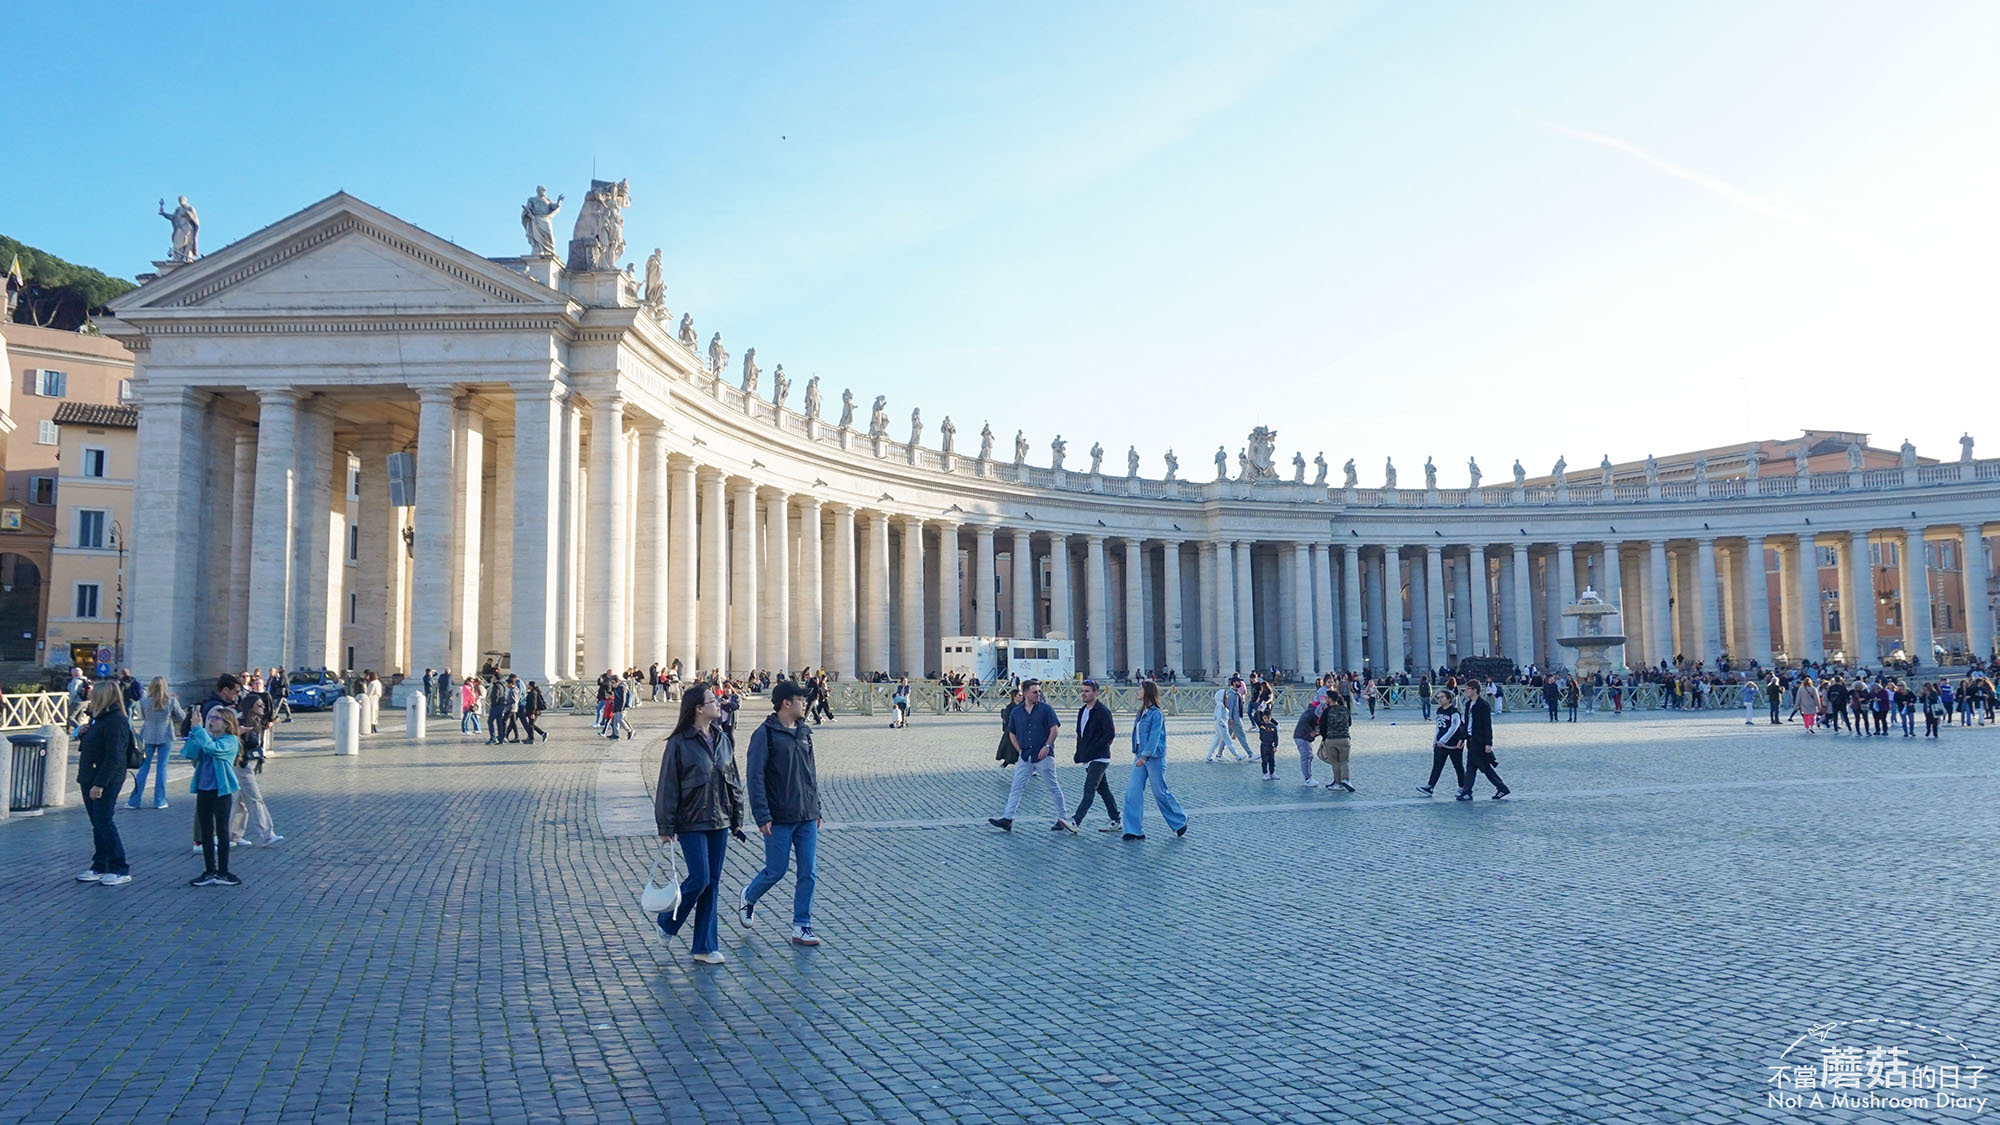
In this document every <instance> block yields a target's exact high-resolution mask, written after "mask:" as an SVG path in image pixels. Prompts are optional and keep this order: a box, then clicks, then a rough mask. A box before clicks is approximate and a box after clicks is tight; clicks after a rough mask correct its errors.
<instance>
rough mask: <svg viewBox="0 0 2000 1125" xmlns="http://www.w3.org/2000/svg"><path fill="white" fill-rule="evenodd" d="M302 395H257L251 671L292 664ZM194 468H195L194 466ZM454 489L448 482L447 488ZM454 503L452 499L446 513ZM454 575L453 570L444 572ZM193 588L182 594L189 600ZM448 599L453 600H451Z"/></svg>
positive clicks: (251, 539)
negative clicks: (293, 592) (299, 423)
mask: <svg viewBox="0 0 2000 1125" xmlns="http://www.w3.org/2000/svg"><path fill="white" fill-rule="evenodd" d="M299 398H300V396H299V393H298V392H297V391H292V390H278V391H259V392H257V495H256V499H255V501H253V503H252V509H253V514H252V516H251V527H250V644H249V656H250V666H251V667H253V668H269V667H272V666H273V665H277V664H290V663H291V660H292V655H293V650H292V626H293V624H294V622H293V620H292V577H293V574H292V565H293V562H294V559H293V557H292V550H293V542H292V537H293V534H294V533H295V531H296V530H297V525H296V523H295V522H294V521H295V520H296V519H297V515H298V513H297V510H296V507H295V505H296V501H297V496H296V487H297V481H296V475H297V473H298V449H297V447H296V444H295V443H296V440H297V431H298V422H299ZM191 467H192V466H191ZM449 484H450V480H449V478H447V480H446V485H447V487H448V486H449ZM449 504H450V499H449V497H447V498H446V505H447V508H446V510H449ZM443 572H444V573H446V574H448V573H450V568H449V567H448V566H447V567H445V568H444V571H443ZM191 589H192V586H190V587H189V588H188V589H183V590H181V591H179V592H178V594H177V596H179V597H183V598H185V597H188V596H189V590H191ZM447 596H448V595H447Z"/></svg>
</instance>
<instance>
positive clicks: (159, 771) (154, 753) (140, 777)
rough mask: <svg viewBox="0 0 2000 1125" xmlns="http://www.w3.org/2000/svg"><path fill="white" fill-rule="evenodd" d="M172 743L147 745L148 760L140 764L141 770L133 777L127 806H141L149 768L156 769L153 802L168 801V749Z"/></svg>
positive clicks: (134, 807) (161, 803)
mask: <svg viewBox="0 0 2000 1125" xmlns="http://www.w3.org/2000/svg"><path fill="white" fill-rule="evenodd" d="M172 745H173V744H172V743H167V742H155V743H153V744H152V745H151V746H148V747H146V760H145V761H144V762H143V763H141V764H140V766H139V772H138V773H137V774H135V775H133V778H132V799H131V800H130V801H129V802H127V803H126V807H127V808H133V809H136V808H138V807H139V798H140V797H141V796H143V795H144V794H145V792H146V771H147V770H155V771H156V772H155V773H154V774H153V803H154V804H155V805H164V804H166V803H167V751H168V750H170V749H172Z"/></svg>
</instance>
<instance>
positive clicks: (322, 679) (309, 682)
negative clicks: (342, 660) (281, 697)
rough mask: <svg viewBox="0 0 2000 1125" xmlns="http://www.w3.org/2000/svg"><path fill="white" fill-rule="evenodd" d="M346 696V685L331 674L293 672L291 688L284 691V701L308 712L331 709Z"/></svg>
mask: <svg viewBox="0 0 2000 1125" xmlns="http://www.w3.org/2000/svg"><path fill="white" fill-rule="evenodd" d="M346 694H347V685H345V684H343V683H341V682H340V679H339V677H337V676H335V675H334V674H333V673H331V672H294V673H292V683H291V686H290V687H288V688H286V689H285V701H286V702H287V703H290V704H291V705H292V706H293V707H294V708H298V709H302V710H308V711H310V710H314V709H317V708H322V707H331V706H333V704H334V701H335V700H337V699H339V698H341V697H342V696H344V695H346Z"/></svg>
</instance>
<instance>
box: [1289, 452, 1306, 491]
mask: <svg viewBox="0 0 2000 1125" xmlns="http://www.w3.org/2000/svg"><path fill="white" fill-rule="evenodd" d="M1305 482H1306V455H1305V454H1303V453H1301V452H1299V451H1298V450H1296V449H1294V450H1293V451H1292V483H1293V484H1304V483H1305Z"/></svg>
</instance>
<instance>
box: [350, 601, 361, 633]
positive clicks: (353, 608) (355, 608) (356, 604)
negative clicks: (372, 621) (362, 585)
mask: <svg viewBox="0 0 2000 1125" xmlns="http://www.w3.org/2000/svg"><path fill="white" fill-rule="evenodd" d="M360 615H361V598H360V595H358V594H349V595H347V623H348V624H349V625H352V624H354V622H355V619H356V618H358V617H359V616H360Z"/></svg>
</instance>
